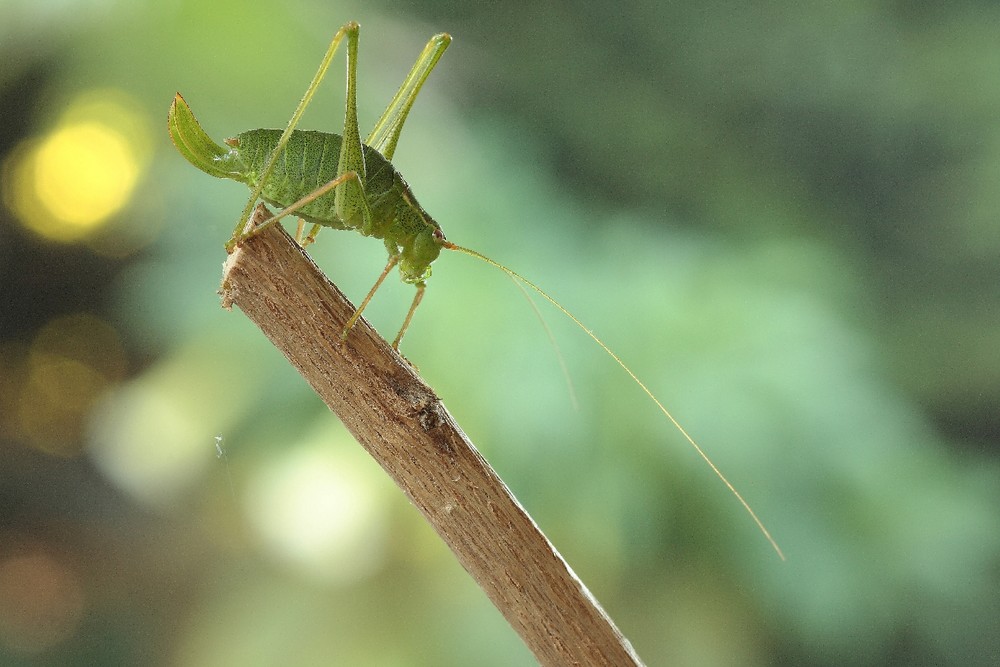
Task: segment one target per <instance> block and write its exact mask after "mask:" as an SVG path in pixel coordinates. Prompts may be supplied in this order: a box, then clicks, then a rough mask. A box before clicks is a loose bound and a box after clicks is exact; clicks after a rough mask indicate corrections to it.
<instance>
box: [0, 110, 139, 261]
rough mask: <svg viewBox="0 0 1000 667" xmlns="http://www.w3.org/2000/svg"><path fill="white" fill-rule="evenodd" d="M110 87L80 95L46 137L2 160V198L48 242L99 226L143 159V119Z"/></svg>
mask: <svg viewBox="0 0 1000 667" xmlns="http://www.w3.org/2000/svg"><path fill="white" fill-rule="evenodd" d="M130 106H131V105H130V103H129V102H128V100H126V99H124V98H122V97H121V95H120V94H116V93H114V92H111V91H98V92H94V93H88V94H86V95H83V96H81V97H80V98H79V99H78V100H77V101H76V102H74V103H73V104H71V105H70V106H69V108H68V109H67V111H66V113H65V114H64V115H63V118H62V120H61V122H60V123H59V124H58V125H57V126H56V127H55V129H53V130H52V131H51V132H50V133H49V134H48V135H47V136H45V137H42V138H40V139H34V140H30V141H27V142H25V143H23V144H22V145H20V146H18V147H17V149H15V151H14V152H13V153H12V154H11V157H10V159H9V160H8V161H7V163H6V164H5V165H4V173H3V181H4V193H3V195H4V199H5V201H6V203H7V205H8V207H9V208H11V209H12V210H13V211H14V213H15V214H16V215H17V216H18V218H19V219H20V220H21V222H22V223H23V224H24V225H25V226H26V227H28V228H29V229H31V230H32V231H35V232H36V233H38V234H41V235H42V236H45V237H46V238H49V239H52V240H56V241H67V242H68V241H76V240H78V239H81V238H84V237H87V236H89V235H90V234H92V233H93V232H94V231H96V230H97V229H100V228H101V227H102V226H103V225H104V223H106V222H107V220H108V219H109V218H110V217H111V216H112V215H114V214H115V213H117V212H118V211H119V210H121V209H122V207H124V206H125V205H126V204H127V203H128V201H129V199H130V198H131V196H132V192H133V190H134V189H135V186H136V183H137V182H138V180H139V177H140V175H141V172H142V170H143V168H144V166H145V165H144V163H145V161H146V155H145V152H146V145H145V144H146V143H147V141H146V135H147V134H148V132H145V130H144V123H143V122H142V120H141V117H140V116H139V114H138V113H137V112H135V111H134V110H132V109H131V108H130Z"/></svg>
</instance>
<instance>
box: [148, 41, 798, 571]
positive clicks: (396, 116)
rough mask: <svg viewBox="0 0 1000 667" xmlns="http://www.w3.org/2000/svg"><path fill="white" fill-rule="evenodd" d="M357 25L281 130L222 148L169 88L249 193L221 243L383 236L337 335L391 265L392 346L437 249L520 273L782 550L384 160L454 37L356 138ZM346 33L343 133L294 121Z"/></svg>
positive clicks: (182, 115) (173, 134) (219, 168)
mask: <svg viewBox="0 0 1000 667" xmlns="http://www.w3.org/2000/svg"><path fill="white" fill-rule="evenodd" d="M358 33H359V26H358V24H357V23H355V22H353V21H352V22H350V23H347V24H346V25H344V26H343V27H342V28H341V29H340V30H338V31H337V33H336V35H335V36H334V38H333V41H332V42H331V43H330V46H329V48H328V49H327V51H326V54H325V55H324V57H323V60H322V62H321V63H320V67H319V69H318V70H317V72H316V75H315V76H314V77H313V79H312V82H311V83H310V84H309V87H308V88H307V89H306V93H305V95H303V97H302V99H301V100H300V102H299V104H298V106H297V107H296V109H295V112H294V113H293V114H292V118H291V120H290V121H289V122H288V125H287V127H286V128H285V129H284V131H279V130H266V129H260V130H249V131H247V132H243V133H241V134H239V135H237V136H236V137H234V138H231V139H226V140H225V142H224V143H225V144H226V146H225V147H223V146H220V145H218V144H217V143H215V142H214V141H213V140H212V139H211V138H210V137H209V136H208V135H207V134H206V133H205V131H204V130H203V129H202V128H201V126H200V125H199V124H198V121H197V120H196V119H195V117H194V114H193V113H192V111H191V108H190V107H189V106H188V105H187V103H186V102H185V101H184V98H183V97H181V95H180V93H178V94H177V95H176V96H175V97H174V101H173V103H172V104H171V105H170V112H169V114H168V117H167V129H168V131H169V133H170V138H171V139H172V140H173V143H174V145H175V146H176V147H177V150H178V151H179V152H180V153H181V155H183V156H184V158H185V159H187V160H188V161H189V162H190V163H191V164H193V165H194V166H195V167H197V168H198V169H201V170H202V171H204V172H206V173H208V174H210V175H212V176H216V177H218V178H230V179H233V180H236V181H239V182H241V183H244V184H246V185H247V186H249V188H250V190H251V194H250V199H249V200H248V201H247V205H246V207H245V208H244V209H243V213H242V215H241V217H240V220H239V222H238V223H237V225H236V228H235V229H234V230H233V235H232V238H231V239H230V240H229V242H228V243H227V244H226V249H227V250H228V251H230V252H231V251H232V250H233V249H234V248H235V247H236V246H237V245H238V244H240V243H241V242H242V241H244V240H246V239H247V238H248V237H250V236H252V235H253V234H256V233H258V232H259V231H261V230H262V229H263V228H264V227H266V226H268V225H271V224H273V223H275V222H277V221H279V220H280V219H282V218H284V217H286V216H288V215H291V214H295V215H296V217H298V218H299V227H298V232H297V234H296V240H297V241H299V243H301V244H302V245H308V244H309V243H311V242H312V241H313V240H314V239H315V237H316V234H317V233H318V232H319V230H320V229H321V228H322V227H331V228H333V229H343V230H354V231H358V232H360V233H361V234H363V235H365V236H372V237H375V238H379V239H382V240H383V242H384V243H385V246H386V249H387V250H388V253H389V261H388V263H387V264H386V266H385V268H384V269H383V271H382V273H381V274H380V275H379V277H378V279H377V280H376V281H375V285H374V286H373V287H372V288H371V290H370V291H369V292H368V294H367V295H366V296H365V298H364V300H363V301H362V302H361V305H360V306H358V308H357V310H356V311H355V312H354V314H353V316H352V317H351V319H350V320H349V321H348V322H347V326H346V327H345V329H344V332H343V334H342V337H343V338H344V339H346V338H347V336H348V333H349V332H350V329H351V328H352V327H353V325H354V324H355V323H356V322H357V320H358V318H359V317H360V316H361V314H362V312H363V311H364V309H365V308H366V307H367V306H368V304H369V302H370V301H371V299H372V297H373V296H374V294H375V292H376V291H377V290H378V288H379V286H380V285H381V284H382V282H383V281H384V280H385V278H386V276H388V274H389V273H390V272H391V271H392V269H393V268H394V267H397V266H398V268H399V272H400V276H401V278H402V280H403V281H404V282H406V283H410V284H413V285H414V286H415V287H416V295H415V296H414V298H413V302H412V304H411V305H410V309H409V311H408V312H407V314H406V317H405V319H404V320H403V325H402V327H401V328H400V330H399V333H398V334H397V335H396V338H395V340H394V341H393V343H392V346H393V348H395V349H397V350H398V348H399V343H400V340H401V339H402V337H403V334H404V333H406V329H407V328H408V327H409V325H410V322H411V320H412V319H413V313H414V312H415V311H416V309H417V306H418V305H419V304H420V301H421V299H422V298H423V295H424V291H425V289H426V280H427V278H428V277H429V276H430V274H431V266H430V265H431V263H432V262H433V261H434V260H435V259H437V257H438V255H439V254H440V252H441V250H442V249H447V250H456V251H459V252H462V253H465V254H467V255H471V256H473V257H476V258H478V259H480V260H482V261H484V262H486V263H488V264H490V265H492V266H494V267H496V268H498V269H500V270H501V271H503V272H504V273H506V274H507V275H508V276H510V277H511V278H512V279H513V280H514V281H515V282H517V281H520V282H521V283H523V284H525V285H527V286H528V287H530V288H531V289H533V290H534V291H535V292H537V293H538V294H539V295H540V296H542V297H543V298H544V299H545V300H547V301H548V302H550V303H551V304H552V305H553V306H555V307H556V308H557V309H559V310H560V311H561V312H562V313H563V314H565V315H566V316H567V317H569V318H570V319H571V320H572V321H573V322H574V323H575V324H576V325H577V326H578V327H580V329H582V330H583V331H584V332H585V333H586V334H587V335H588V336H589V337H590V338H591V339H592V340H593V341H594V342H596V343H597V344H598V345H599V346H600V347H601V348H602V349H603V350H604V351H605V352H607V353H608V354H609V355H610V356H611V358H612V359H614V360H615V362H617V363H618V365H619V366H621V367H622V369H624V370H625V372H626V373H628V375H629V376H630V377H631V378H632V380H633V381H635V383H636V384H638V385H639V387H640V388H641V389H642V391H643V392H645V394H646V395H647V396H648V397H649V398H650V399H652V401H653V402H654V403H655V404H656V406H657V407H658V408H659V410H660V411H661V412H662V413H663V414H664V415H665V416H666V417H667V419H668V420H669V421H670V423H671V424H673V426H674V427H675V428H676V429H677V430H678V431H680V433H681V434H682V435H683V436H684V438H685V439H686V440H687V441H688V443H689V444H690V445H691V446H692V447H694V449H695V451H697V453H698V454H699V455H700V456H701V458H702V459H703V460H704V461H705V462H706V463H707V464H708V466H709V467H710V468H711V469H712V471H713V472H714V473H715V475H716V476H718V477H719V479H721V480H722V482H723V483H724V484H725V485H726V487H727V488H728V489H729V491H730V492H731V493H732V494H733V495H734V496H736V498H737V499H738V500H739V502H740V503H741V504H742V505H743V508H744V509H745V510H746V511H747V512H748V513H749V514H750V516H751V517H752V518H753V520H754V522H755V523H756V524H757V527H758V528H759V529H760V531H761V532H762V533H763V534H764V536H765V537H766V538H767V540H768V541H769V542H770V544H771V546H772V547H773V548H774V550H775V551H776V552H777V553H778V555H779V556H781V558H782V559H784V555H783V554H782V552H781V549H780V547H778V545H777V543H776V542H775V540H774V539H773V538H772V537H771V534H770V532H769V531H768V530H767V528H766V527H765V526H764V524H763V523H762V522H761V520H760V519H759V518H758V517H757V515H756V513H755V512H754V511H753V509H751V507H750V505H749V504H748V503H747V502H746V501H745V500H744V499H743V497H742V496H741V495H740V493H739V492H738V491H737V490H736V488H735V487H734V486H733V485H732V484H731V483H730V482H729V480H728V479H726V477H725V475H723V474H722V472H721V471H720V470H719V469H718V468H717V467H716V465H715V464H714V463H713V462H712V460H711V459H710V458H709V457H708V455H707V454H705V452H704V451H703V450H702V449H701V447H700V446H699V445H698V444H697V443H696V442H695V441H694V439H693V438H692V437H691V436H690V435H689V434H688V433H687V431H686V430H685V429H684V428H683V427H682V426H681V425H680V423H679V422H678V421H677V420H676V419H675V418H674V417H673V415H671V414H670V412H669V411H668V410H667V409H666V408H665V407H664V406H663V404H662V403H660V401H659V400H658V399H657V398H656V396H654V395H653V393H652V392H651V391H650V390H649V388H648V387H647V386H646V385H645V384H644V383H643V382H642V381H641V380H639V378H638V377H637V376H636V375H635V373H633V372H632V370H631V369H630V368H629V367H628V366H626V365H625V363H624V362H623V361H622V360H621V358H619V357H618V355H617V354H615V353H614V352H612V351H611V349H610V348H609V347H608V346H607V345H606V344H605V343H604V342H603V341H602V340H601V339H600V338H598V337H597V336H596V335H595V334H594V333H593V332H592V331H591V330H590V329H589V328H587V327H586V326H584V325H583V323H582V322H580V320H578V319H577V318H576V316H574V315H573V314H572V313H570V312H569V311H568V310H567V309H566V308H564V307H563V306H562V305H561V304H560V303H558V302H557V301H556V300H555V299H554V298H552V297H551V296H549V295H548V293H546V292H545V291H543V290H542V289H541V288H540V287H538V286H537V285H535V284H534V283H533V282H531V281H529V280H527V279H526V278H524V277H523V276H521V275H520V274H519V273H516V272H515V271H513V270H511V269H509V268H507V267H506V266H504V265H502V264H500V263H499V262H496V261H494V260H492V259H490V258H489V257H486V256H485V255H483V254H481V253H479V252H476V251H475V250H470V249H469V248H464V247H462V246H458V245H455V244H454V243H451V242H449V241H447V240H446V239H445V236H444V233H443V232H442V231H441V227H440V226H439V225H438V223H437V222H435V221H434V219H433V218H431V216H430V215H428V214H427V212H426V211H424V210H423V208H421V207H420V205H419V204H418V203H417V200H416V198H415V197H414V196H413V193H412V191H411V190H410V187H409V185H407V183H406V181H404V180H403V178H402V176H401V175H400V174H399V172H398V171H396V169H395V167H393V165H392V163H391V160H392V157H393V155H394V153H395V150H396V144H397V143H398V141H399V135H400V132H401V131H402V128H403V123H404V122H405V121H406V117H407V115H408V114H409V112H410V109H411V107H412V106H413V102H414V100H415V99H416V97H417V94H418V93H419V92H420V89H421V87H422V86H423V84H424V82H425V81H426V80H427V77H428V75H429V74H430V72H431V70H433V69H434V66H435V65H437V62H438V60H439V59H440V58H441V55H442V54H443V53H444V51H445V49H447V48H448V45H449V44H450V43H451V37H450V36H449V35H447V34H445V33H442V34H439V35H435V36H434V37H432V38H431V40H430V41H429V42H428V43H427V45H426V46H425V47H424V50H423V51H422V52H421V54H420V56H419V57H418V58H417V61H416V63H415V64H414V65H413V68H412V69H411V70H410V73H409V74H408V75H407V77H406V79H404V80H403V84H402V85H401V86H400V88H399V90H398V91H397V93H396V95H395V96H394V97H393V99H392V101H391V102H390V103H389V106H388V107H386V109H385V111H384V112H383V113H382V116H381V117H380V118H379V120H378V121H377V122H376V123H375V127H374V129H373V130H372V132H371V133H370V134H369V135H368V137H367V139H366V140H365V141H364V143H362V142H361V136H360V133H359V130H358V118H357V100H356V84H357V76H356V71H357V57H358ZM345 37H346V39H347V99H346V115H345V120H344V131H343V134H342V135H338V134H333V133H328V132H316V131H306V130H297V129H296V126H297V125H298V122H299V119H300V118H301V116H302V113H303V112H304V111H305V108H306V107H307V106H308V104H309V102H310V101H311V99H312V97H313V94H314V93H315V92H316V89H317V87H318V86H319V83H320V81H321V80H322V79H323V77H324V75H325V74H326V71H327V69H328V68H329V66H330V62H331V61H332V60H333V57H334V55H335V54H336V52H337V50H338V48H339V46H340V44H341V42H342V41H343V40H344V38H345ZM259 199H263V200H264V201H266V202H268V203H270V204H272V205H274V206H277V207H280V208H281V211H280V212H279V213H277V214H276V215H273V216H272V217H271V218H269V219H268V220H267V221H266V222H265V223H263V225H260V226H258V227H257V228H255V229H253V230H251V231H245V228H246V225H247V221H248V220H249V218H250V214H251V212H252V211H253V209H254V205H255V204H256V203H257V201H258V200H259ZM305 222H309V223H312V228H311V229H310V231H309V233H308V235H306V236H305V237H303V231H304V227H303V225H304V224H305Z"/></svg>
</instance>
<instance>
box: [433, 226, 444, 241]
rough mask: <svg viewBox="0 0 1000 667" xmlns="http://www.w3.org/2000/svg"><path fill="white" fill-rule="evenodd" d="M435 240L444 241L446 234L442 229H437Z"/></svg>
mask: <svg viewBox="0 0 1000 667" xmlns="http://www.w3.org/2000/svg"><path fill="white" fill-rule="evenodd" d="M434 238H435V239H437V240H438V241H444V232H442V231H441V230H440V229H435V230H434Z"/></svg>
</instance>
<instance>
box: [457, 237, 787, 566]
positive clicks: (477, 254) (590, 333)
mask: <svg viewBox="0 0 1000 667" xmlns="http://www.w3.org/2000/svg"><path fill="white" fill-rule="evenodd" d="M443 247H445V248H447V249H448V250H457V251H458V252H461V253H465V254H466V255H469V256H471V257H475V258H476V259H479V260H482V261H484V262H486V263H487V264H489V265H491V266H494V267H496V268H498V269H500V270H501V271H503V272H504V273H506V274H507V275H508V276H510V277H511V278H513V279H514V280H516V281H520V282H522V283H524V284H525V285H527V286H528V287H530V288H531V289H533V290H535V291H536V292H538V294H539V295H541V297H542V298H543V299H545V300H546V301H548V302H549V303H551V304H552V305H553V306H555V307H556V308H558V309H559V310H560V311H561V312H562V314H563V315H565V316H566V317H568V318H569V319H571V320H573V323H574V324H576V325H577V326H578V327H580V329H582V330H583V332H584V333H585V334H587V335H588V336H590V338H591V340H593V341H594V342H595V343H597V344H598V345H600V346H601V348H602V349H603V350H604V351H605V352H607V353H608V355H610V356H611V358H612V359H614V360H615V361H616V362H617V363H618V365H619V366H621V367H622V370H624V371H625V372H626V373H628V375H629V377H631V378H632V379H633V380H634V381H635V383H636V384H637V385H639V388H641V389H642V390H643V392H645V394H646V396H649V398H650V399H651V400H652V401H653V403H656V407H658V408H659V409H660V412H662V413H663V414H664V415H666V417H667V419H669V420H670V423H671V424H673V425H674V427H675V428H676V429H677V430H678V431H680V434H681V435H683V436H684V439H685V440H687V441H688V442H689V443H690V444H691V446H692V447H694V450H695V451H696V452H698V455H699V456H700V457H701V458H702V460H704V461H705V463H707V464H708V467H709V468H711V469H712V472H714V473H715V476H716V477H718V478H719V479H721V480H722V483H723V484H725V485H726V488H727V489H729V491H730V493H732V494H733V495H734V496H736V499H737V500H738V501H740V504H741V505H743V509H745V510H746V511H747V513H748V514H750V517H751V518H752V519H753V520H754V523H756V524H757V528H759V529H760V532H761V533H763V535H764V537H765V538H767V541H768V542H770V544H771V547H772V548H773V549H774V550H775V552H777V554H778V556H779V557H780V558H781V560H785V554H784V552H782V551H781V547H779V546H778V543H777V542H775V540H774V538H773V537H771V532H770V531H769V530H768V529H767V527H765V526H764V523H763V522H762V521H761V520H760V518H758V516H757V513H756V512H754V511H753V509H752V508H751V507H750V504H749V503H748V502H747V501H746V500H744V499H743V496H741V495H740V492H739V491H737V490H736V487H735V486H733V485H732V483H731V482H730V481H729V480H728V479H726V476H725V475H723V474H722V471H721V470H719V468H718V467H717V466H716V465H715V463H713V462H712V459H710V458H708V454H706V453H705V451H704V450H703V449H702V448H701V447H700V446H699V445H698V443H697V442H695V441H694V438H692V437H691V436H690V435H689V434H688V432H687V431H686V430H684V427H683V426H681V425H680V422H678V421H677V420H676V419H674V416H673V415H672V414H670V411H669V410H667V409H666V408H665V407H664V406H663V404H662V403H660V400H659V399H658V398H656V396H654V395H653V392H652V391H650V390H649V387H647V386H646V385H645V383H643V381H642V380H640V379H639V378H638V377H637V376H636V374H635V373H633V372H632V369H631V368H629V367H628V366H626V365H625V362H624V361H622V360H621V358H620V357H619V356H618V355H617V354H615V353H614V352H612V350H611V348H610V347H608V346H607V345H606V344H605V343H604V341H602V340H601V339H600V338H598V337H597V335H596V334H595V333H594V332H593V331H592V330H590V329H588V328H587V327H586V326H584V324H583V322H581V321H580V320H579V319H577V317H576V315H574V314H573V313H571V312H569V311H568V310H567V309H566V307H565V306H563V305H562V304H561V303H559V302H558V301H556V300H555V299H554V298H552V297H551V296H549V295H548V293H547V292H545V290H543V289H542V288H541V287H539V286H538V285H536V284H535V283H533V282H531V281H530V280H528V279H527V278H525V277H524V276H522V275H521V274H519V273H517V272H516V271H514V270H513V269H509V268H507V267H506V266H504V265H503V264H501V263H500V262H497V261H495V260H493V259H490V258H489V257H487V256H486V255H484V254H482V253H480V252H476V251H475V250H471V249H469V248H463V247H462V246H460V245H455V244H454V243H451V242H450V241H444V242H443Z"/></svg>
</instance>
